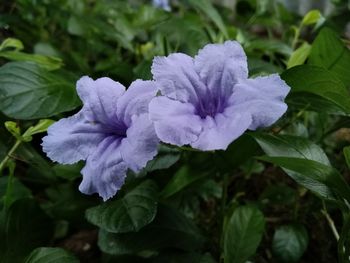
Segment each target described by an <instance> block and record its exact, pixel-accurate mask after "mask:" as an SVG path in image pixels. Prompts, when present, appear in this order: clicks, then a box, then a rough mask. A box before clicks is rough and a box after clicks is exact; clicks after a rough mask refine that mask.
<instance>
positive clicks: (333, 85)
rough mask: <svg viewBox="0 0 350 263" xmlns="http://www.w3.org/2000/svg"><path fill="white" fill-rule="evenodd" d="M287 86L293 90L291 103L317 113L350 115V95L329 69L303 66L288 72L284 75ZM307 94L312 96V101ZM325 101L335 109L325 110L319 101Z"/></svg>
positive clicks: (328, 108) (290, 98)
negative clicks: (299, 104)
mask: <svg viewBox="0 0 350 263" xmlns="http://www.w3.org/2000/svg"><path fill="white" fill-rule="evenodd" d="M281 77H282V79H284V80H285V81H286V82H287V84H288V85H289V86H290V87H291V88H292V90H291V95H290V96H289V101H291V103H298V102H299V103H300V102H302V103H301V104H303V107H305V104H306V106H309V108H312V109H314V110H316V111H321V112H322V111H330V112H331V113H342V114H349V113H350V95H349V92H348V90H347V89H346V87H345V85H344V84H343V82H342V81H341V80H340V79H338V78H337V77H336V76H335V75H333V74H332V73H330V71H328V70H327V69H324V68H321V67H316V66H310V65H301V66H296V67H293V68H290V69H288V70H286V71H285V72H284V73H283V74H282V75H281ZM305 94H307V95H312V96H311V99H310V98H306V99H305ZM315 96H316V98H318V100H322V101H325V102H326V103H328V104H330V105H331V106H332V107H333V108H330V107H327V108H324V107H323V105H322V104H321V105H320V103H319V101H317V100H315V99H314V97H315Z"/></svg>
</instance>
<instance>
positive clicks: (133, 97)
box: [117, 80, 158, 125]
mask: <svg viewBox="0 0 350 263" xmlns="http://www.w3.org/2000/svg"><path fill="white" fill-rule="evenodd" d="M157 91H158V89H157V87H156V84H155V82H154V81H142V80H136V81H134V82H133V83H131V85H130V87H129V88H128V89H127V91H126V92H125V93H124V94H123V96H121V97H120V98H119V99H118V107H117V115H118V117H119V119H121V120H123V121H124V123H125V124H126V125H130V124H131V118H132V116H134V115H140V114H143V113H145V112H148V104H149V103H150V101H151V99H153V98H154V97H155V96H156V94H157Z"/></svg>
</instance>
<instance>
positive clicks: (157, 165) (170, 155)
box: [142, 145, 180, 173]
mask: <svg viewBox="0 0 350 263" xmlns="http://www.w3.org/2000/svg"><path fill="white" fill-rule="evenodd" d="M179 159H180V151H179V150H178V149H176V148H172V147H167V146H164V145H161V146H160V147H159V149H158V154H157V156H156V157H155V158H154V159H153V160H151V161H149V162H148V163H147V165H146V167H145V168H144V170H143V171H142V172H145V173H149V172H153V171H156V170H161V169H167V168H169V167H170V166H172V165H173V164H175V163H176V162H177V161H178V160H179Z"/></svg>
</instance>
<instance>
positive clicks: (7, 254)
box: [0, 199, 52, 263]
mask: <svg viewBox="0 0 350 263" xmlns="http://www.w3.org/2000/svg"><path fill="white" fill-rule="evenodd" d="M51 237H52V223H51V220H50V218H49V217H48V216H46V215H45V214H44V212H43V211H42V210H41V209H40V207H39V206H38V204H36V202H35V201H34V200H33V199H20V200H17V201H15V202H14V203H13V204H12V205H11V206H10V208H9V210H8V211H4V210H3V211H2V212H1V214H0V240H1V243H0V255H1V258H0V262H1V263H22V262H23V260H24V258H25V257H26V256H27V255H28V253H30V252H31V251H32V250H33V249H34V248H36V247H38V246H42V245H45V244H47V242H49V240H50V238H51Z"/></svg>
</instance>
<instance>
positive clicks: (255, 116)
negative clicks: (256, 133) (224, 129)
mask: <svg viewBox="0 0 350 263" xmlns="http://www.w3.org/2000/svg"><path fill="white" fill-rule="evenodd" d="M289 91H290V87H289V86H288V85H287V84H286V83H285V82H284V81H283V80H282V79H281V78H280V76H279V75H278V74H273V75H270V76H266V77H257V78H254V79H247V80H245V81H242V82H241V83H239V84H237V85H236V86H235V87H234V92H233V94H232V96H231V98H230V102H229V104H231V105H233V107H231V111H233V112H246V113H250V114H251V117H252V124H251V125H250V126H249V129H250V130H255V129H257V128H259V127H267V126H270V125H272V124H273V123H275V122H276V121H277V120H278V119H279V118H280V117H281V116H282V115H283V114H284V113H285V112H286V110H287V107H288V106H287V104H286V103H284V99H285V98H286V96H287V94H288V93H289Z"/></svg>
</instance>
